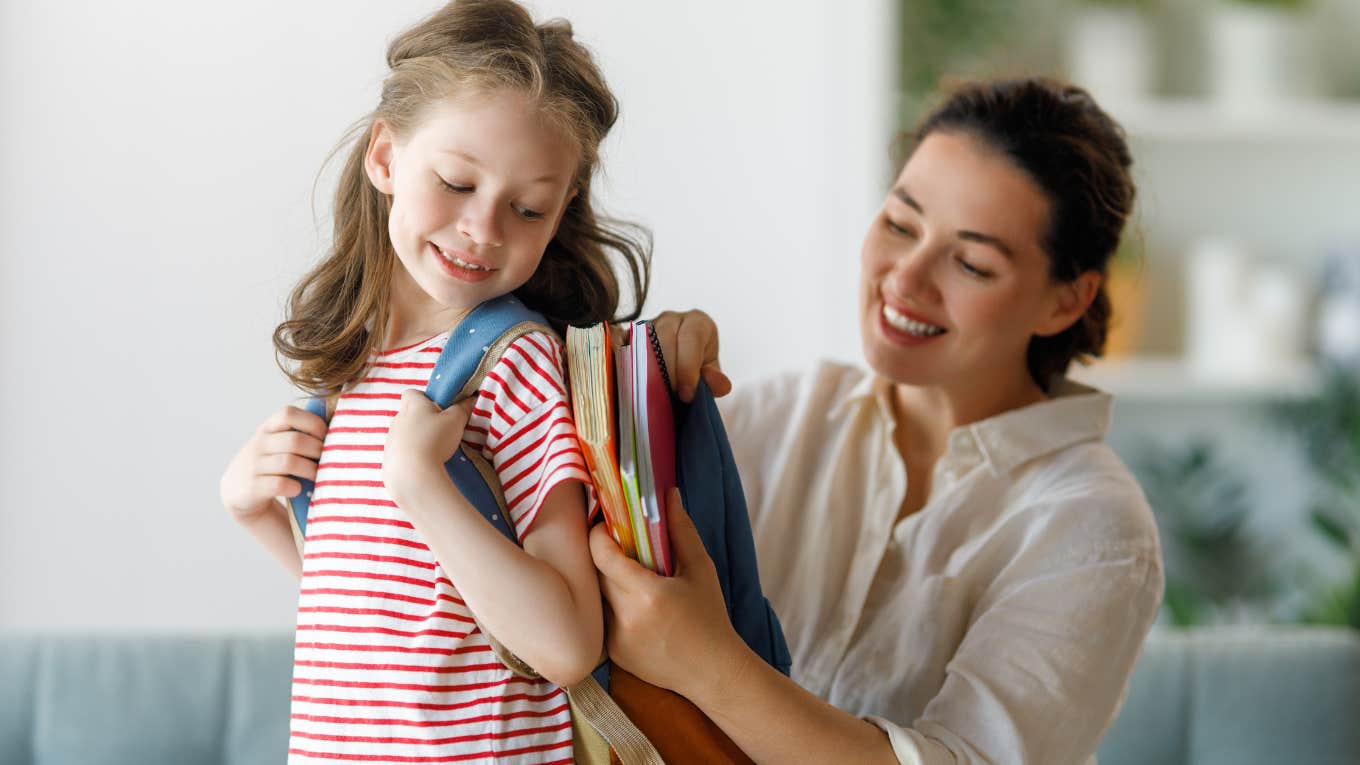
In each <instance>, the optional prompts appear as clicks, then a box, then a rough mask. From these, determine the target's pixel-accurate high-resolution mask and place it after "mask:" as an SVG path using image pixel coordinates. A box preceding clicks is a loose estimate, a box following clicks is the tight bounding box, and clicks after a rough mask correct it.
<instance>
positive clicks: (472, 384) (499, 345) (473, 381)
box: [453, 321, 561, 401]
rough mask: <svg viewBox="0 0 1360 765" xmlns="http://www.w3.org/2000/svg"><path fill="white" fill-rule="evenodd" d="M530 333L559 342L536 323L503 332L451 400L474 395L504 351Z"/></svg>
mask: <svg viewBox="0 0 1360 765" xmlns="http://www.w3.org/2000/svg"><path fill="white" fill-rule="evenodd" d="M532 332H542V333H543V334H545V335H548V336H549V337H553V338H557V339H558V341H559V342H560V341H561V338H558V337H557V333H556V332H554V331H553V329H552V327H549V326H548V325H546V324H539V323H538V322H536V321H522V322H520V323H519V324H516V325H514V326H512V327H510V328H509V329H507V330H505V332H503V333H501V336H500V337H498V338H496V342H494V343H492V344H491V345H490V346H489V347H488V348H487V349H486V352H485V353H483V354H482V361H481V363H480V364H478V365H477V371H475V372H473V373H472V376H471V377H469V378H468V381H467V384H465V385H464V386H463V389H462V390H460V391H458V395H457V396H455V397H454V399H453V400H454V401H462V400H463V399H465V398H467V397H468V396H471V395H473V394H474V393H476V392H477V389H478V388H480V387H481V386H482V380H483V379H484V378H485V377H486V373H487V372H490V371H491V368H492V367H494V366H496V363H497V362H498V361H500V360H501V356H503V355H505V349H507V348H509V347H510V346H511V345H512V344H513V343H514V342H515V341H516V340H518V339H520V338H521V337H524V336H525V335H527V334H530V333H532Z"/></svg>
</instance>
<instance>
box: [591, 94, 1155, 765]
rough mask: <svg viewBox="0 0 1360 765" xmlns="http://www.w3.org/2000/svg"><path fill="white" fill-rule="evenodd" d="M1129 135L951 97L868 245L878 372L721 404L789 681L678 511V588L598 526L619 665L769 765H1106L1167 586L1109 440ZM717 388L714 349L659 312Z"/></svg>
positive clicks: (986, 98)
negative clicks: (1098, 387)
mask: <svg viewBox="0 0 1360 765" xmlns="http://www.w3.org/2000/svg"><path fill="white" fill-rule="evenodd" d="M1130 164H1131V159H1130V157H1129V152H1128V149H1127V146H1126V145H1125V142H1124V140H1123V137H1122V131H1121V130H1120V129H1119V128H1118V126H1117V125H1116V124H1115V123H1114V122H1113V121H1112V120H1110V118H1109V117H1108V116H1106V115H1105V114H1104V112H1102V111H1101V110H1100V109H1099V107H1097V106H1096V104H1095V103H1094V102H1093V101H1092V100H1091V99H1090V97H1089V96H1088V95H1087V94H1086V93H1085V92H1084V91H1081V90H1079V89H1077V88H1073V87H1069V86H1064V85H1061V84H1058V83H1053V82H1050V81H1045V80H1018V81H998V82H989V83H978V84H972V85H969V86H965V87H963V88H962V89H960V90H959V91H957V92H956V93H954V94H953V95H952V96H951V97H950V98H949V99H948V100H947V101H946V102H945V103H944V104H943V105H942V106H941V107H939V108H938V109H937V110H936V111H935V112H934V113H932V114H931V115H930V116H929V117H928V118H927V119H926V120H925V122H924V123H923V124H922V126H921V127H920V129H919V130H918V131H917V134H916V143H915V146H914V148H913V151H912V153H911V155H910V157H909V158H908V160H907V162H906V163H905V165H904V166H903V167H902V170H901V173H900V175H899V176H898V177H897V180H896V181H895V183H894V184H893V187H892V190H891V192H890V193H889V194H888V196H887V199H886V201H885V202H884V205H883V208H882V210H881V212H880V213H879V215H878V216H876V218H875V219H874V221H873V223H872V224H871V226H870V228H869V231H868V233H867V234H866V236H865V240H864V246H863V251H862V255H861V269H862V274H863V277H862V290H861V300H860V306H861V312H860V331H861V336H862V340H863V348H864V353H865V357H866V358H867V360H868V362H869V366H870V368H871V370H872V371H871V372H867V373H866V372H863V371H860V370H857V369H854V368H850V367H845V366H840V365H836V364H822V365H821V366H819V367H817V368H816V369H815V370H814V371H813V372H812V373H810V374H805V375H801V376H791V377H784V378H780V379H776V380H772V381H769V382H767V383H765V384H763V385H759V386H754V387H750V388H748V389H746V390H743V391H740V392H739V393H738V394H737V395H734V396H731V397H729V398H727V399H725V400H724V417H725V419H726V421H727V425H728V431H729V435H730V437H731V439H732V443H733V449H734V452H735V453H736V456H737V461H738V465H739V467H740V469H741V472H742V480H743V484H744V486H745V488H746V490H747V500H748V504H749V508H750V512H751V519H752V524H753V527H754V531H755V536H756V546H757V551H758V555H759V562H760V573H761V580H762V583H763V585H764V587H765V588H766V593H767V595H768V596H769V597H770V600H771V602H772V603H773V604H774V606H775V609H776V610H777V611H778V612H779V614H780V617H781V619H782V621H783V626H784V630H785V634H786V637H787V638H788V641H789V646H790V650H791V651H792V654H793V657H794V669H793V679H792V680H790V679H788V678H785V677H783V676H781V675H780V674H779V673H778V672H776V671H775V670H773V669H771V668H770V667H768V666H767V665H764V664H763V663H762V662H760V661H759V660H758V659H756V658H755V657H754V656H753V655H752V654H751V653H750V652H749V650H747V648H746V647H745V645H744V644H743V643H742V642H741V640H740V639H739V638H737V637H736V635H735V634H734V633H733V631H732V630H731V628H730V626H728V624H727V619H726V615H725V612H724V609H723V605H722V599H721V594H720V590H719V587H718V584H717V581H716V578H715V576H714V574H713V569H712V565H711V563H710V562H709V561H708V559H707V556H706V555H705V554H704V552H703V548H702V545H701V544H700V543H699V542H698V541H697V539H696V537H695V534H694V532H693V528H692V526H690V525H689V523H688V518H687V516H685V514H684V513H683V512H681V511H680V508H679V506H678V503H676V504H675V505H674V506H673V512H672V513H671V515H672V518H673V519H674V520H673V523H672V526H673V530H672V540H673V545H674V547H675V554H676V558H677V562H678V566H679V574H678V575H677V576H676V577H674V578H673V579H670V580H667V579H663V578H660V577H656V576H653V575H651V574H650V573H649V572H647V571H645V570H643V569H642V568H641V567H640V566H638V565H636V564H635V563H633V562H632V561H630V560H628V559H627V558H625V557H623V556H622V554H620V553H619V551H618V549H617V547H616V546H614V545H613V544H612V543H611V541H610V539H609V537H608V535H607V534H606V533H605V532H603V531H602V530H601V529H599V528H596V529H595V530H594V532H593V536H592V540H591V543H592V544H591V549H592V554H593V555H594V557H595V562H596V565H597V567H598V568H599V569H600V572H601V584H602V587H603V591H604V593H605V595H606V597H607V600H608V602H609V605H610V608H611V611H612V626H611V632H610V636H609V651H610V655H611V656H612V657H613V659H614V661H615V662H617V663H618V664H619V665H621V666H623V667H624V668H626V669H628V670H629V671H631V672H634V673H635V674H637V675H639V676H641V677H643V678H644V679H646V680H648V681H650V682H652V683H655V684H657V685H662V686H665V687H668V688H671V689H672V690H674V691H676V692H678V693H680V694H682V695H684V696H686V697H688V698H689V699H690V700H692V701H693V702H695V704H697V705H698V706H699V707H700V708H701V709H703V710H704V711H705V712H706V713H707V714H708V715H709V716H710V717H711V718H713V720H714V721H715V722H717V723H718V725H720V726H721V727H722V728H723V729H724V730H725V731H726V732H727V733H728V734H729V735H730V736H731V737H732V738H733V739H734V740H735V741H736V742H737V744H739V745H740V746H741V747H742V748H743V749H744V750H745V751H746V752H747V753H748V754H750V755H751V756H752V758H753V759H755V760H756V761H757V762H780V763H784V762H799V763H814V762H828V763H830V762H835V763H843V762H856V763H860V762H864V763H870V762H883V763H891V762H903V763H954V762H969V763H972V762H989V763H990V762H1033V763H1081V762H1086V761H1090V760H1091V759H1093V754H1094V752H1095V750H1096V747H1097V745H1098V744H1099V742H1100V739H1101V737H1102V736H1103V735H1104V733H1105V731H1106V730H1107V729H1108V727H1109V725H1110V723H1111V722H1112V721H1113V719H1114V716H1115V713H1116V711H1117V710H1118V707H1119V704H1120V701H1121V699H1122V698H1123V694H1124V691H1125V688H1126V685H1127V681H1128V676H1129V674H1130V672H1131V671H1132V668H1133V665H1134V662H1135V660H1136V658H1137V656H1138V653H1139V649H1140V647H1141V645H1142V641H1143V638H1144V637H1145V635H1146V633H1147V630H1148V628H1149V627H1150V625H1151V624H1152V621H1153V619H1154V617H1155V615H1156V612H1157V608H1158V606H1159V604H1160V599H1161V592H1162V567H1161V558H1160V552H1159V548H1158V542H1157V535H1156V530H1155V526H1154V523H1153V519H1152V515H1151V512H1150V510H1149V508H1148V506H1147V503H1146V500H1145V499H1144V497H1143V495H1142V492H1141V491H1140V490H1139V488H1138V486H1137V484H1136V483H1135V481H1134V479H1133V477H1132V476H1131V475H1130V473H1129V472H1128V470H1127V469H1126V468H1125V466H1124V465H1123V464H1122V463H1121V462H1120V461H1119V459H1118V458H1117V457H1116V456H1115V455H1114V453H1113V452H1112V451H1111V450H1110V449H1109V448H1108V447H1107V446H1105V445H1104V443H1103V442H1102V438H1103V436H1104V434H1105V430H1106V427H1107V424H1108V422H1109V415H1110V406H1111V402H1110V397H1109V396H1107V395H1105V394H1103V393H1100V392H1097V391H1094V390H1091V389H1088V388H1083V387H1081V386H1078V385H1075V384H1073V383H1071V382H1069V381H1067V380H1066V379H1065V378H1064V377H1063V374H1064V372H1065V371H1066V369H1067V367H1068V365H1069V363H1070V362H1071V361H1072V360H1073V359H1074V358H1077V357H1078V356H1081V355H1085V354H1097V353H1099V351H1100V349H1101V346H1102V344H1103V342H1104V337H1105V328H1106V322H1107V320H1108V317H1109V313H1110V310H1109V301H1108V299H1107V297H1106V296H1105V294H1104V291H1103V289H1102V286H1101V282H1102V278H1103V275H1104V273H1105V267H1106V263H1107V262H1108V260H1109V258H1110V256H1111V255H1112V253H1113V252H1114V250H1115V248H1116V246H1117V244H1118V242H1119V239H1120V235H1121V232H1122V230H1123V227H1124V224H1125V221H1126V219H1127V218H1128V216H1129V213H1130V211H1131V209H1132V206H1133V199H1134V186H1133V183H1132V181H1131V179H1130V176H1129V166H1130ZM659 324H660V325H661V326H662V327H663V328H664V330H665V334H666V335H667V336H668V337H671V338H675V339H674V340H671V343H672V344H673V345H678V350H676V351H674V352H673V353H672V358H676V360H677V365H678V367H679V368H680V370H681V375H680V376H681V377H682V378H684V379H683V380H682V381H681V383H680V385H681V392H682V395H684V394H685V393H687V392H688V391H687V390H686V389H687V388H689V387H691V386H692V385H693V380H694V379H696V378H697V376H698V371H697V370H698V369H699V367H700V366H701V365H703V368H704V371H703V373H704V375H705V376H706V377H707V378H709V379H710V380H711V381H712V383H713V384H714V387H715V388H718V389H722V388H725V387H726V382H725V380H724V379H723V378H722V376H721V372H720V371H719V370H718V369H717V366H716V348H717V333H716V329H715V328H713V327H712V324H711V322H709V321H708V320H707V317H705V316H703V315H702V314H698V313H690V314H685V315H667V316H665V317H663V318H662V320H660V321H659Z"/></svg>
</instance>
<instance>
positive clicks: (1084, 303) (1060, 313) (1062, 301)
mask: <svg viewBox="0 0 1360 765" xmlns="http://www.w3.org/2000/svg"><path fill="white" fill-rule="evenodd" d="M1101 281H1102V277H1101V275H1100V273H1099V272H1098V271H1087V272H1085V273H1083V274H1081V275H1079V276H1077V278H1075V279H1073V280H1072V281H1070V282H1060V283H1058V284H1054V285H1052V287H1051V289H1052V290H1053V292H1052V302H1051V307H1050V310H1049V313H1048V315H1047V316H1046V317H1045V318H1044V320H1043V321H1041V322H1039V326H1038V327H1036V328H1035V330H1034V334H1036V335H1039V336H1040V337H1052V336H1053V335H1056V334H1058V333H1059V332H1062V331H1063V330H1065V329H1067V328H1068V327H1070V326H1072V325H1073V324H1075V323H1076V322H1077V320H1078V319H1080V318H1081V317H1082V316H1083V315H1085V313H1086V309H1088V308H1090V307H1091V302H1092V301H1094V300H1095V299H1096V294H1097V293H1099V292H1100V283H1101Z"/></svg>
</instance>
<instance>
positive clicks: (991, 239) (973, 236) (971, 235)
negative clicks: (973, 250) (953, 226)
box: [958, 231, 1015, 260]
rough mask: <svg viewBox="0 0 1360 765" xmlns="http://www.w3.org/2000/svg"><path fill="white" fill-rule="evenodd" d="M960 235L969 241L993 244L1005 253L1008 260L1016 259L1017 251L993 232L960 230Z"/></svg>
mask: <svg viewBox="0 0 1360 765" xmlns="http://www.w3.org/2000/svg"><path fill="white" fill-rule="evenodd" d="M958 237H959V238H960V239H963V240H965V241H969V242H977V243H979V244H987V245H991V246H992V247H995V248H996V249H997V251H999V252H1000V253H1001V254H1002V255H1005V256H1006V258H1007V259H1008V260H1015V253H1014V252H1012V251H1011V248H1010V245H1008V244H1006V243H1005V242H1003V241H1002V240H1001V239H1000V238H998V237H995V236H992V235H991V234H980V233H978V232H976V231H960V232H959V233H958Z"/></svg>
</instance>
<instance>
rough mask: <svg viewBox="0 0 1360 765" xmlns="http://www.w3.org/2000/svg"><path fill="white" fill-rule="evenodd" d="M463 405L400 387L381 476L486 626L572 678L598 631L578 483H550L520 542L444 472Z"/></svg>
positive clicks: (596, 644) (591, 659) (548, 671)
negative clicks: (442, 404)
mask: <svg viewBox="0 0 1360 765" xmlns="http://www.w3.org/2000/svg"><path fill="white" fill-rule="evenodd" d="M469 408H470V407H469V406H468V405H466V404H463V405H457V406H451V407H449V408H448V409H446V410H444V411H443V412H440V411H439V409H438V407H437V406H436V405H435V404H434V403H433V402H431V401H430V400H429V399H427V398H426V397H425V396H424V394H422V393H421V392H419V391H416V390H408V391H406V393H405V394H403V396H402V403H401V412H400V413H399V414H398V415H397V418H396V419H394V420H393V423H392V427H391V430H390V431H389V433H388V443H387V453H386V455H385V456H384V460H383V480H384V481H385V482H386V484H387V487H388V490H389V491H390V492H391V494H392V498H393V500H394V501H395V502H396V503H397V506H398V507H400V508H401V509H402V510H404V511H405V512H406V514H407V515H408V516H409V517H410V519H411V523H412V525H414V526H415V527H416V530H418V531H419V532H420V533H421V535H422V536H423V537H424V538H425V541H426V544H428V545H429V546H430V549H431V550H432V551H433V552H434V555H435V558H436V559H437V560H438V561H439V562H440V565H441V566H443V568H444V570H445V571H446V572H448V574H449V578H450V579H451V580H452V581H453V582H454V586H455V587H457V589H458V593H459V595H461V596H462V597H463V599H464V600H465V601H466V602H467V605H468V608H469V609H471V610H472V612H473V613H474V614H476V615H477V619H478V621H479V622H480V624H481V625H482V627H483V628H484V629H486V630H487V631H488V632H490V633H491V634H492V635H493V636H494V637H495V638H496V639H497V640H499V641H500V642H501V643H503V644H505V646H506V647H507V648H508V649H510V650H511V651H512V652H514V653H515V655H516V656H518V657H519V658H521V659H523V660H524V661H525V662H526V663H528V664H529V665H530V666H531V667H533V668H534V669H535V670H536V671H537V672H538V673H539V674H541V675H542V676H543V677H545V678H547V679H548V680H550V681H552V682H553V683H556V684H557V685H562V686H570V685H574V684H575V683H576V682H578V681H580V680H581V679H582V678H584V677H585V676H586V675H587V674H589V673H590V671H591V670H592V669H594V668H595V666H596V664H598V662H599V657H600V647H601V644H602V641H603V631H604V627H603V621H602V617H601V606H600V593H599V585H598V580H597V579H596V575H595V570H594V566H593V565H592V564H591V559H590V553H589V551H588V549H587V547H586V544H587V538H586V511H585V500H584V497H583V496H582V492H581V489H580V485H579V484H577V483H575V482H573V481H566V482H563V483H559V484H557V485H556V486H555V487H553V488H552V490H551V491H549V493H548V495H547V497H546V498H545V499H544V501H543V503H542V505H541V507H540V508H539V511H538V515H537V517H536V519H535V520H534V522H533V525H532V526H530V527H529V530H528V531H527V532H526V533H525V536H524V538H523V544H524V547H523V548H521V547H519V546H518V545H516V544H515V543H514V542H511V541H510V540H509V539H507V538H506V537H504V536H502V535H501V533H500V532H498V531H496V529H495V528H493V527H492V526H491V524H489V523H487V522H486V519H485V518H483V517H482V516H481V514H480V513H479V512H478V511H477V509H476V508H474V507H472V505H471V504H469V503H468V501H467V500H466V499H464V498H463V496H462V494H460V493H459V492H458V490H457V488H456V487H455V486H454V485H453V482H452V481H451V480H450V479H449V477H448V474H447V473H446V472H445V471H444V462H445V461H447V459H448V457H450V456H452V454H453V451H454V450H455V449H456V448H457V446H458V443H459V442H460V441H461V440H462V434H463V430H464V428H465V427H466V424H467V418H468V409H469ZM441 457H442V459H441Z"/></svg>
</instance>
